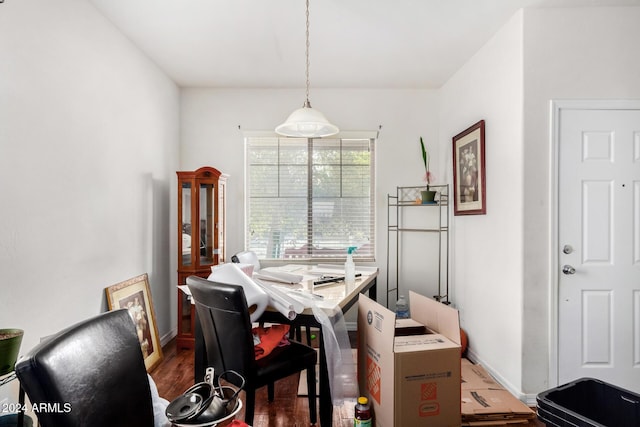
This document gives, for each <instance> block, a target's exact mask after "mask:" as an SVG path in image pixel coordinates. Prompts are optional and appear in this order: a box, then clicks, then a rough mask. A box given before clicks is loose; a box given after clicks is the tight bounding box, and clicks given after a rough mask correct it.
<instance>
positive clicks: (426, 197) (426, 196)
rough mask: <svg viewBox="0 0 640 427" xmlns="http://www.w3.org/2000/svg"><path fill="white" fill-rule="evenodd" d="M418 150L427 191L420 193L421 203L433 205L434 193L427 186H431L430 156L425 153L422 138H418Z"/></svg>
mask: <svg viewBox="0 0 640 427" xmlns="http://www.w3.org/2000/svg"><path fill="white" fill-rule="evenodd" d="M420 148H421V149H422V162H423V163H424V171H425V174H424V180H425V181H426V182H427V189H426V190H422V191H421V192H420V195H421V196H422V203H423V204H427V203H434V199H435V197H436V192H435V191H432V190H431V189H430V188H429V184H431V180H432V179H433V176H432V175H431V172H430V171H429V160H430V156H429V152H428V151H427V149H426V148H425V146H424V141H423V140H422V137H420Z"/></svg>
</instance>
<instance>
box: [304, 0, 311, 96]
mask: <svg viewBox="0 0 640 427" xmlns="http://www.w3.org/2000/svg"><path fill="white" fill-rule="evenodd" d="M306 15H307V32H306V38H307V45H306V51H305V55H306V57H307V71H306V76H307V98H306V101H305V103H304V106H305V107H309V108H311V103H310V102H309V0H307V13H306Z"/></svg>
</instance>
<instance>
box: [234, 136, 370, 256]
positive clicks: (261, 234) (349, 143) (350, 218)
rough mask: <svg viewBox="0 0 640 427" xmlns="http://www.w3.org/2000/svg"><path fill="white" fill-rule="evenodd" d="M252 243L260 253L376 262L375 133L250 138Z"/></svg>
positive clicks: (249, 244)
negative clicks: (351, 251)
mask: <svg viewBox="0 0 640 427" xmlns="http://www.w3.org/2000/svg"><path fill="white" fill-rule="evenodd" d="M245 144H246V159H247V169H246V170H247V176H246V179H247V191H246V192H245V194H246V197H247V200H246V207H247V210H246V212H247V213H246V221H245V224H246V249H248V250H252V251H254V252H256V253H257V254H258V257H259V258H262V259H290V258H302V259H309V260H314V259H327V258H344V257H346V252H347V248H348V247H350V246H356V247H357V248H358V249H357V251H356V253H355V254H354V258H356V259H358V258H359V259H361V260H373V258H374V254H375V250H374V249H375V240H374V236H375V232H374V224H375V218H374V212H375V206H374V202H375V197H374V188H375V182H374V176H375V170H374V165H375V156H374V154H375V150H374V148H375V138H374V137H349V138H346V137H341V138H323V139H304V138H280V137H277V136H247V137H246V138H245Z"/></svg>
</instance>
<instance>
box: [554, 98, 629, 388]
mask: <svg viewBox="0 0 640 427" xmlns="http://www.w3.org/2000/svg"><path fill="white" fill-rule="evenodd" d="M550 109H551V117H550V121H551V126H550V132H551V134H550V140H551V149H550V152H549V154H550V162H549V164H550V167H551V171H550V172H551V177H550V179H551V182H550V192H549V194H550V195H551V200H550V203H549V224H550V229H549V232H550V236H549V237H550V239H549V241H550V243H551V248H550V251H549V279H550V289H549V378H548V380H549V387H550V388H553V387H557V386H559V385H560V384H558V377H559V373H558V370H559V366H560V361H559V359H558V358H559V357H560V355H559V352H558V338H559V331H558V328H559V326H560V324H559V307H560V306H559V301H558V295H559V291H560V288H559V281H560V271H559V270H560V263H559V255H560V239H559V236H558V233H559V222H560V210H559V194H560V187H559V184H560V182H559V174H560V163H559V150H560V126H561V123H560V114H561V113H562V111H563V110H640V100H614V99H604V100H603V99H599V100H595V99H593V100H569V99H565V100H551V108H550Z"/></svg>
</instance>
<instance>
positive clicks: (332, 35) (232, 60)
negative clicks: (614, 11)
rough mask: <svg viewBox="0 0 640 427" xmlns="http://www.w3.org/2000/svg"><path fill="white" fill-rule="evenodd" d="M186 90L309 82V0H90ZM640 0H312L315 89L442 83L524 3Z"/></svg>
mask: <svg viewBox="0 0 640 427" xmlns="http://www.w3.org/2000/svg"><path fill="white" fill-rule="evenodd" d="M89 1H90V2H91V3H93V4H94V5H95V6H96V8H98V10H99V11H100V12H102V13H103V14H104V15H105V16H106V17H107V18H108V19H109V20H110V21H111V22H113V24H114V25H115V26H116V27H118V28H119V29H120V31H121V32H122V33H124V34H125V35H126V36H127V37H128V38H129V39H130V40H131V41H132V42H133V43H134V44H135V45H137V46H138V47H139V48H140V49H141V50H142V51H143V52H145V54H146V55H148V56H149V57H150V58H151V59H152V60H153V61H154V62H155V63H156V64H158V65H159V66H160V67H161V68H162V69H163V70H164V71H165V72H166V73H167V74H168V75H169V76H170V77H171V78H172V79H173V80H174V81H175V82H176V83H177V84H178V85H179V86H181V87H214V88H300V87H304V85H305V57H304V55H305V2H304V0H89ZM620 5H622V6H638V5H640V0H310V62H311V64H310V84H311V87H312V88H314V87H315V88H389V89H400V88H410V89H414V88H423V89H429V88H438V87H440V86H441V85H442V84H443V83H445V82H446V81H447V80H448V79H449V77H450V76H451V75H452V74H453V73H455V72H456V70H458V69H459V68H460V67H461V66H462V65H463V64H464V63H465V62H466V61H467V60H468V59H469V58H470V57H471V56H472V55H473V54H474V53H475V52H476V51H477V50H478V49H479V48H480V47H481V46H482V45H483V44H484V43H485V42H486V41H487V40H489V38H490V37H491V36H492V35H493V34H494V33H495V32H496V31H497V30H498V29H499V28H500V27H501V26H502V25H503V24H504V23H505V22H506V21H507V20H508V19H509V18H510V17H511V16H512V15H513V14H514V13H515V12H516V11H517V10H518V9H520V8H522V7H558V6H562V7H581V6H620Z"/></svg>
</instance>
